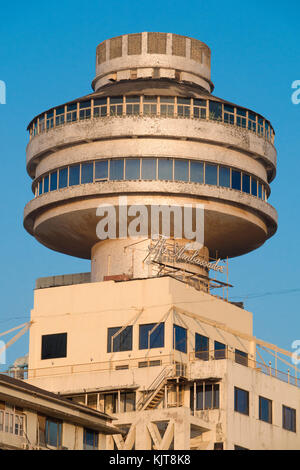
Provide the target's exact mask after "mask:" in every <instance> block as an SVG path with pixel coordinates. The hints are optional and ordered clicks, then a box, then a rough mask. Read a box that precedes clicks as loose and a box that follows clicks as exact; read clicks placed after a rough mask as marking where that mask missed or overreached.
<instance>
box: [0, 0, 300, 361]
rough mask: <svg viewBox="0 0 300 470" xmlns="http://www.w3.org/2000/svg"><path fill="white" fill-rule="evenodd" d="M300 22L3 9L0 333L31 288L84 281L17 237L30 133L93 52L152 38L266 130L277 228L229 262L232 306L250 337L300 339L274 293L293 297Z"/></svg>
mask: <svg viewBox="0 0 300 470" xmlns="http://www.w3.org/2000/svg"><path fill="white" fill-rule="evenodd" d="M299 18H300V4H299V2H298V1H295V0H290V1H289V2H288V3H287V2H285V3H284V2H274V1H270V0H264V1H263V2H262V1H251V2H241V1H240V0H239V1H237V0H235V1H228V2H223V1H220V0H216V1H215V2H207V1H202V0H187V1H185V2H182V1H179V0H173V1H170V0H164V1H161V0H160V1H158V0H152V1H151V2H145V1H141V0H139V1H137V0H130V1H128V0H114V1H111V2H109V1H99V0H98V1H95V0H89V1H88V2H82V1H78V0H72V1H66V0H60V1H56V0H53V1H52V2H50V3H49V2H41V1H36V0H31V1H30V2H23V1H17V2H5V3H4V2H2V4H1V32H0V35H1V46H0V80H4V81H5V82H6V85H7V104H6V105H0V123H1V125H0V138H1V140H0V142H1V147H0V149H1V150H0V152H1V168H2V178H1V181H2V183H1V215H2V217H1V246H2V253H1V268H2V269H1V273H2V276H1V307H0V332H1V331H5V330H7V329H9V328H11V327H13V326H16V325H18V324H20V323H22V322H23V321H26V320H29V315H30V309H31V308H32V305H33V288H34V283H35V279H36V278H37V277H40V276H47V275H54V274H63V273H71V272H83V271H87V270H89V263H88V262H87V261H82V260H78V259H75V258H70V257H67V256H64V255H61V254H58V253H55V252H51V251H50V250H48V249H46V248H44V247H43V246H41V245H39V243H38V242H36V241H35V240H34V239H33V238H32V237H31V236H29V235H28V234H27V232H26V231H25V230H24V229H23V226H22V216H23V207H24V205H25V203H26V202H27V201H28V200H29V199H31V198H32V193H31V190H30V178H29V177H28V176H27V174H26V171H25V148H26V144H27V141H28V135H27V132H26V127H27V124H28V122H29V121H30V120H31V119H32V117H34V116H35V115H36V114H38V113H40V112H41V111H44V110H45V109H47V108H49V107H51V106H54V105H56V104H60V103H62V102H65V101H68V100H71V99H73V98H76V97H79V96H82V95H84V94H86V93H89V92H90V91H91V88H90V83H91V81H92V79H93V77H94V69H95V49H96V46H97V44H98V43H100V42H101V41H103V40H104V39H107V38H110V37H113V36H117V35H120V34H125V33H134V32H141V31H161V32H173V33H177V34H182V35H187V36H192V37H195V38H197V39H199V40H201V41H203V42H205V43H207V44H208V45H209V46H210V48H211V50H212V80H213V82H214V84H215V91H214V94H215V95H217V96H220V97H222V98H225V99H227V100H229V101H233V102H236V103H238V104H240V105H243V106H246V107H250V108H252V109H254V110H256V111H257V112H259V113H261V114H263V115H265V116H266V117H267V118H268V119H270V120H271V122H272V124H273V126H274V128H275V131H276V147H277V150H278V173H277V175H278V176H277V179H276V180H275V182H273V184H272V195H271V198H270V200H269V202H270V203H271V204H273V205H274V206H275V207H276V208H277V210H278V213H279V229H278V232H277V234H276V235H275V237H273V238H272V239H271V240H270V241H268V242H267V243H266V244H265V245H264V246H263V247H262V248H260V249H259V250H257V251H255V252H253V253H251V254H249V255H246V256H243V257H240V258H238V259H235V260H232V261H231V262H230V282H231V283H232V284H234V286H235V288H234V289H233V290H232V292H231V295H232V296H234V298H235V300H239V299H240V300H245V302H246V307H247V309H248V310H250V311H252V312H253V313H254V324H255V328H254V333H255V335H256V336H258V337H260V338H264V339H266V340H268V341H271V342H273V343H276V344H278V345H279V346H281V347H284V348H286V349H290V348H291V343H292V341H293V340H295V339H300V319H299V301H300V290H299V291H295V292H291V293H288V292H282V291H285V290H288V289H300V280H299V277H300V267H299V255H298V249H299V248H298V240H299V230H300V222H299V218H298V217H299V197H300V194H299V182H298V180H299V178H298V176H299V174H300V163H299V161H300V152H299V130H300V126H299V123H300V104H299V105H298V106H296V105H293V104H292V102H291V93H292V90H291V84H292V82H293V81H294V80H297V79H300V70H299V63H300V61H299V55H300V54H299V44H300V37H299V36H300V33H299V29H300V28H299ZM276 292H277V294H276ZM266 293H274V295H264V294H266ZM249 294H262V296H259V297H255V298H254V297H251V295H250V296H249ZM241 315H242V311H241ZM9 337H10V336H8V338H9ZM27 349H28V336H26V337H24V338H23V339H21V340H19V341H18V342H17V343H16V344H15V345H14V346H12V347H11V348H10V349H9V351H8V354H7V358H8V363H12V362H13V361H14V359H15V358H16V357H18V356H20V355H23V354H24V353H26V352H27ZM0 370H1V368H0Z"/></svg>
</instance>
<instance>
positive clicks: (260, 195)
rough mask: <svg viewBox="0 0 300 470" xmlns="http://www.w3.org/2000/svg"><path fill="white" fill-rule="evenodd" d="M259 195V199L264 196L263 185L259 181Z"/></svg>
mask: <svg viewBox="0 0 300 470" xmlns="http://www.w3.org/2000/svg"><path fill="white" fill-rule="evenodd" d="M258 197H259V199H261V198H262V185H261V184H260V183H258Z"/></svg>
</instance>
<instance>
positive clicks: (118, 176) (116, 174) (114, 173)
mask: <svg viewBox="0 0 300 470" xmlns="http://www.w3.org/2000/svg"><path fill="white" fill-rule="evenodd" d="M109 179H111V180H122V179H124V159H123V158H122V160H114V159H113V160H111V161H110V173H109Z"/></svg>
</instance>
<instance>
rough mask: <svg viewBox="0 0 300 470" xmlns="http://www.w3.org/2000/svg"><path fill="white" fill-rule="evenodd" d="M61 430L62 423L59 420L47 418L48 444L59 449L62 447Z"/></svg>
mask: <svg viewBox="0 0 300 470" xmlns="http://www.w3.org/2000/svg"><path fill="white" fill-rule="evenodd" d="M61 430H62V423H61V422H59V421H54V420H52V419H49V418H47V419H46V429H45V431H46V445H49V446H51V447H56V448H57V449H59V448H60V447H61Z"/></svg>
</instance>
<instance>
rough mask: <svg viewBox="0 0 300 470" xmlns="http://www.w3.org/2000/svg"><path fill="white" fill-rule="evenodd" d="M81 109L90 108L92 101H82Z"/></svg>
mask: <svg viewBox="0 0 300 470" xmlns="http://www.w3.org/2000/svg"><path fill="white" fill-rule="evenodd" d="M79 107H80V109H84V108H90V107H91V101H90V100H89V101H81V103H80V104H79Z"/></svg>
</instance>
